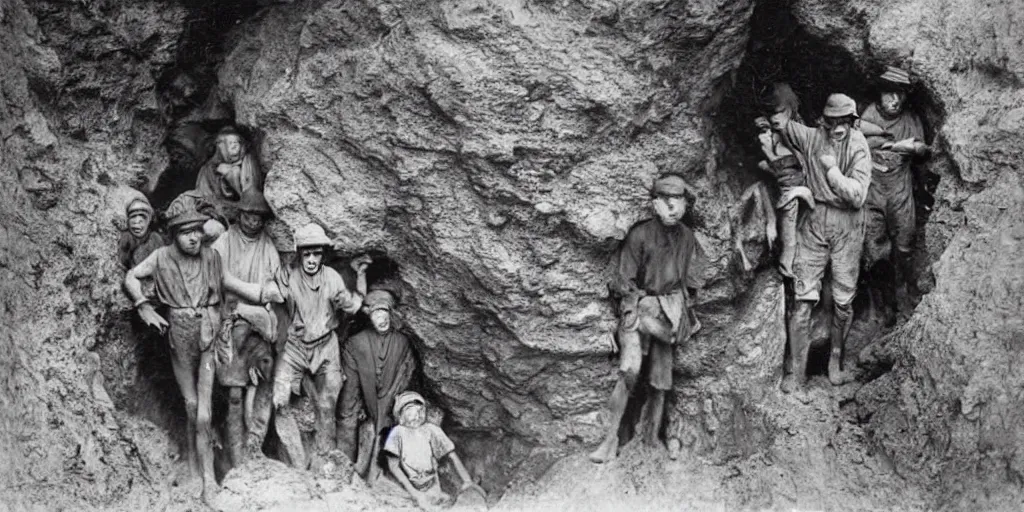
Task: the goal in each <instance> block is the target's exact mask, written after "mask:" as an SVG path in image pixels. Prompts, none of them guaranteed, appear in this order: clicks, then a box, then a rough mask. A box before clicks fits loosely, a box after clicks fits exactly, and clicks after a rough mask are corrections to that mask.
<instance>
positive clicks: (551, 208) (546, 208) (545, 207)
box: [533, 201, 559, 215]
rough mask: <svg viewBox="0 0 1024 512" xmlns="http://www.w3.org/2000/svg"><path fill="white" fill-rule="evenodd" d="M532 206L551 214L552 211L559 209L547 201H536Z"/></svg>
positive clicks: (541, 211) (543, 212)
mask: <svg viewBox="0 0 1024 512" xmlns="http://www.w3.org/2000/svg"><path fill="white" fill-rule="evenodd" d="M533 208H534V209H536V210H537V211H538V212H540V213H542V214H544V215H551V214H552V213H557V212H558V211H559V209H558V207H557V206H555V205H553V204H551V203H549V202H547V201H543V202H540V203H537V204H535V205H534V206H533Z"/></svg>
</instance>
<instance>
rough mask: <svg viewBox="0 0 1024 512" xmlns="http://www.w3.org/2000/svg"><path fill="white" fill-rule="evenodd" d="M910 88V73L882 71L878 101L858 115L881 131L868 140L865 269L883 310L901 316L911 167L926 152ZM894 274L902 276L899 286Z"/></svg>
mask: <svg viewBox="0 0 1024 512" xmlns="http://www.w3.org/2000/svg"><path fill="white" fill-rule="evenodd" d="M911 86H912V83H911V80H910V74H909V73H907V72H906V71H904V70H902V69H900V68H895V67H891V66H890V67H888V68H886V70H885V72H884V73H882V75H881V76H880V77H879V80H878V91H879V100H878V101H877V102H875V103H872V104H870V105H868V107H867V108H865V109H864V113H863V114H861V118H862V119H863V120H864V121H865V122H869V123H871V124H873V125H876V126H878V127H879V128H880V130H881V133H880V135H879V136H876V137H869V138H868V145H869V146H870V147H871V152H872V154H871V156H872V160H873V161H874V173H873V177H872V180H871V187H870V188H869V189H868V198H867V202H866V204H865V208H866V209H867V220H866V227H865V229H866V231H865V240H864V260H865V261H864V263H865V268H866V269H867V271H868V272H870V273H872V274H874V277H875V279H873V280H872V281H873V282H877V283H879V284H880V285H881V286H882V289H881V291H882V295H883V298H882V303H883V305H884V307H886V308H895V309H896V310H897V312H898V313H899V314H900V315H904V316H906V315H909V314H910V311H909V310H910V308H911V305H910V297H909V290H908V288H911V287H912V286H910V285H911V283H912V282H913V275H914V268H913V255H912V249H913V241H914V233H915V230H916V227H917V219H916V215H915V210H914V208H915V206H914V181H915V177H914V173H913V171H912V164H913V161H914V159H915V158H916V157H921V156H924V155H926V154H927V153H928V150H929V149H928V145H927V144H926V143H925V131H924V124H923V123H922V122H921V118H920V117H919V116H918V115H917V114H916V113H914V112H913V111H911V110H910V109H908V108H907V93H908V92H909V91H910V88H911ZM886 260H888V261H886ZM890 261H891V262H892V263H890ZM895 270H899V272H900V273H901V274H902V279H901V280H899V284H897V282H898V281H897V276H896V275H895V272H894V271H895ZM892 320H895V315H894V316H892Z"/></svg>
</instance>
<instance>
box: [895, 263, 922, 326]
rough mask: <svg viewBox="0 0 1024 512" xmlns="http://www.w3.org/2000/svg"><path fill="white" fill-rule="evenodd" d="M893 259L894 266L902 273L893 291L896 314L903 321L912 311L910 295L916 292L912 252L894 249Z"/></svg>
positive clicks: (912, 304)
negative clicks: (894, 261)
mask: <svg viewBox="0 0 1024 512" xmlns="http://www.w3.org/2000/svg"><path fill="white" fill-rule="evenodd" d="M895 260H896V267H897V268H898V269H899V272H900V274H902V276H900V281H899V284H898V285H897V286H898V287H897V288H896V291H895V304H896V316H897V318H898V319H899V320H904V321H905V320H906V319H908V318H910V315H911V313H913V312H914V302H913V300H914V299H913V297H912V295H914V294H916V292H917V286H916V285H915V283H916V279H915V277H914V254H913V253H912V252H910V251H896V254H895Z"/></svg>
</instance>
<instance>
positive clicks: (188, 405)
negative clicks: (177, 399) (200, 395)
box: [185, 398, 199, 422]
mask: <svg viewBox="0 0 1024 512" xmlns="http://www.w3.org/2000/svg"><path fill="white" fill-rule="evenodd" d="M198 414H199V401H198V400H196V399H194V398H193V399H191V400H189V399H186V400H185V416H186V417H188V419H189V421H191V422H195V421H196V417H197V415H198Z"/></svg>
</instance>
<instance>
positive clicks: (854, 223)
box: [793, 205, 865, 305]
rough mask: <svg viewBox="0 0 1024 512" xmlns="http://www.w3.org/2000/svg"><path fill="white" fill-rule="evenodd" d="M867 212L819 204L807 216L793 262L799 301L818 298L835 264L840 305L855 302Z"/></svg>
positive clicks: (834, 280)
mask: <svg viewBox="0 0 1024 512" xmlns="http://www.w3.org/2000/svg"><path fill="white" fill-rule="evenodd" d="M864 212H865V210H863V209H860V210H844V209H839V208H833V207H831V206H829V205H819V206H818V207H816V208H815V209H813V210H811V211H809V212H807V213H806V214H805V215H804V217H803V218H802V219H801V221H800V225H799V226H798V229H797V247H796V259H795V263H794V265H793V273H794V275H795V277H796V279H795V295H796V299H797V300H805V301H811V302H817V301H818V299H819V298H820V290H821V279H822V277H823V276H824V275H825V267H827V266H829V265H830V264H831V268H832V298H833V299H834V300H835V302H836V304H840V305H845V304H850V303H851V302H852V301H853V296H854V294H855V293H856V291H857V277H858V275H859V273H860V257H861V252H862V250H863V248H864Z"/></svg>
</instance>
